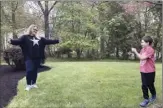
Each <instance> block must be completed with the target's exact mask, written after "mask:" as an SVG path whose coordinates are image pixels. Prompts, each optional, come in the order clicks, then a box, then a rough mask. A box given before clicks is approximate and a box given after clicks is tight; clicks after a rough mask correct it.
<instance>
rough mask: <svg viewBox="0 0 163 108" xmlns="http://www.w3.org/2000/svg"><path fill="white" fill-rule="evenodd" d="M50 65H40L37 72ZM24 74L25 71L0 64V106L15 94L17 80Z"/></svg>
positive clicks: (48, 68)
mask: <svg viewBox="0 0 163 108" xmlns="http://www.w3.org/2000/svg"><path fill="white" fill-rule="evenodd" d="M50 69H51V68H50V67H47V66H42V67H41V68H40V69H39V70H38V73H41V72H46V71H48V70H50ZM25 76H26V72H25V71H14V69H13V68H11V67H10V66H8V65H1V66H0V108H3V107H5V106H7V105H8V103H9V102H10V101H11V100H12V99H13V97H14V96H16V95H17V85H18V82H19V81H20V80H21V79H22V78H24V77H25Z"/></svg>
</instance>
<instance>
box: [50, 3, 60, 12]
mask: <svg viewBox="0 0 163 108" xmlns="http://www.w3.org/2000/svg"><path fill="white" fill-rule="evenodd" d="M57 2H58V1H55V2H54V3H53V5H52V7H51V8H50V10H49V11H48V13H50V11H51V10H52V9H53V8H54V6H55V5H56V4H57Z"/></svg>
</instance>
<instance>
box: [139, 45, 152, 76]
mask: <svg viewBox="0 0 163 108" xmlns="http://www.w3.org/2000/svg"><path fill="white" fill-rule="evenodd" d="M154 53H155V51H154V49H153V48H152V47H151V46H147V47H144V48H143V49H142V50H141V51H140V54H141V55H146V56H147V57H148V58H147V59H145V60H140V72H143V73H152V72H155V56H154Z"/></svg>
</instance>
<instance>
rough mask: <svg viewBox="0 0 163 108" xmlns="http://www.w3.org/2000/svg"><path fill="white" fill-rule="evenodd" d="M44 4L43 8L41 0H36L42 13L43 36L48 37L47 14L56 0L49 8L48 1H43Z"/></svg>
mask: <svg viewBox="0 0 163 108" xmlns="http://www.w3.org/2000/svg"><path fill="white" fill-rule="evenodd" d="M44 4H45V8H43V5H42V3H41V1H38V5H39V6H40V8H41V10H42V12H43V15H44V22H45V23H44V26H45V37H46V38H50V37H49V14H50V12H51V10H52V9H53V8H54V6H55V5H56V4H57V1H55V2H54V3H53V5H52V6H51V7H50V8H49V1H45V2H44Z"/></svg>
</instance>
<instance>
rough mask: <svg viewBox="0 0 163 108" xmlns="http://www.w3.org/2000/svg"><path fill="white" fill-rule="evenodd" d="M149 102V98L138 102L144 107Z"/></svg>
mask: <svg viewBox="0 0 163 108" xmlns="http://www.w3.org/2000/svg"><path fill="white" fill-rule="evenodd" d="M148 103H149V100H148V99H144V100H143V102H141V103H140V106H141V107H146V106H147V105H148Z"/></svg>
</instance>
